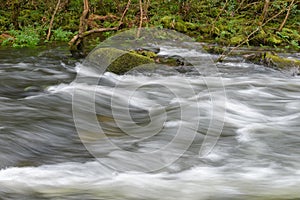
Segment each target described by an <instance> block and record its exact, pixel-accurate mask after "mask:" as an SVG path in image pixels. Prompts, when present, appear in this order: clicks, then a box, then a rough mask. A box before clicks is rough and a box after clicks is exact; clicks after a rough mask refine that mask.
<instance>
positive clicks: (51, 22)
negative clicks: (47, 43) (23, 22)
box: [46, 0, 60, 40]
mask: <svg viewBox="0 0 300 200" xmlns="http://www.w3.org/2000/svg"><path fill="white" fill-rule="evenodd" d="M59 5H60V0H58V1H57V4H56V7H55V10H54V12H53V14H52V17H51V20H50V24H49V29H48V34H47V38H46V40H49V39H50V36H51V29H52V26H53V21H54V17H55V15H56V13H57V11H58V8H59Z"/></svg>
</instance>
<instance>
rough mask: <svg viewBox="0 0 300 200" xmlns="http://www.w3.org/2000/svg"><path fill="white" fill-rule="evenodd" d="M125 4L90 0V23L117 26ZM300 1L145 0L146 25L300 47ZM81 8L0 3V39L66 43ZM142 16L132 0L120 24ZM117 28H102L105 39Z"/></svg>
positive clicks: (213, 38)
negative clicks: (108, 30)
mask: <svg viewBox="0 0 300 200" xmlns="http://www.w3.org/2000/svg"><path fill="white" fill-rule="evenodd" d="M58 3H59V4H58ZM57 4H58V9H57V13H56V15H55V16H54V18H53V27H52V29H51V31H50V32H51V33H50V34H51V37H50V38H49V39H48V40H46V36H47V31H48V29H49V26H50V21H51V17H52V15H53V12H54V11H55V8H56V5H57ZM127 4H128V0H90V1H89V11H90V15H89V20H88V22H87V24H88V28H89V29H90V30H91V29H96V28H101V27H103V28H108V27H115V26H116V25H117V24H118V23H119V20H120V18H121V16H122V14H123V12H124V10H125V8H126V5H127ZM299 6H300V2H299V1H295V0H273V1H268V0H265V1H262V0H221V1H218V0H201V1H199V0H144V1H143V9H144V13H143V27H158V28H168V29H174V30H177V31H179V32H182V33H185V34H187V35H190V36H192V37H194V38H195V39H196V40H197V41H202V42H209V43H217V44H220V45H226V46H227V45H228V46H237V45H241V44H243V45H252V46H271V47H276V48H286V49H294V50H300V42H299V41H300V9H299ZM82 11H83V2H82V0H60V1H59V2H58V0H49V1H42V0H32V1H28V0H7V1H5V2H4V3H1V4H0V42H1V44H2V45H12V46H14V47H34V46H36V45H40V44H43V43H44V42H51V41H64V42H67V41H69V40H70V39H71V38H72V36H74V35H75V34H76V33H77V31H78V28H79V23H80V20H79V19H80V16H81V14H82ZM139 20H140V8H139V1H138V0H131V2H130V6H129V7H128V11H127V13H126V15H125V17H124V19H123V21H122V22H123V23H122V25H121V27H120V28H121V29H128V28H133V27H138V26H139ZM114 33H115V32H105V33H102V38H105V37H108V36H110V35H111V34H114Z"/></svg>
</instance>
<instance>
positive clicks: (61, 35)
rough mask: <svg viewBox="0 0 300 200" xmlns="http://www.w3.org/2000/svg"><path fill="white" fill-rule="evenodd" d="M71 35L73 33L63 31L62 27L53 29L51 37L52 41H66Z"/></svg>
mask: <svg viewBox="0 0 300 200" xmlns="http://www.w3.org/2000/svg"><path fill="white" fill-rule="evenodd" d="M72 36H73V33H72V32H71V31H64V30H63V29H62V28H58V29H56V30H53V35H52V37H51V39H52V40H54V41H62V42H67V41H69V40H70V38H71V37H72Z"/></svg>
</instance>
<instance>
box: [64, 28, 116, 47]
mask: <svg viewBox="0 0 300 200" xmlns="http://www.w3.org/2000/svg"><path fill="white" fill-rule="evenodd" d="M118 28H119V27H113V28H99V29H93V30H89V31H85V32H84V33H82V34H81V35H79V34H77V35H75V36H74V37H73V38H72V39H71V40H70V42H69V45H70V46H71V45H73V44H75V43H77V41H78V40H79V39H83V38H84V37H86V36H89V35H91V34H93V33H102V32H107V31H116V30H118Z"/></svg>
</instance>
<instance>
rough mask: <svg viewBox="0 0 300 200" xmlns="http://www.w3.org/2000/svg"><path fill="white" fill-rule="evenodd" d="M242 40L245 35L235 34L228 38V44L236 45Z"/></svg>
mask: <svg viewBox="0 0 300 200" xmlns="http://www.w3.org/2000/svg"><path fill="white" fill-rule="evenodd" d="M244 40H245V37H244V36H243V35H237V36H234V37H232V38H231V39H230V44H231V45H238V44H240V43H242V42H243V41H244Z"/></svg>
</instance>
